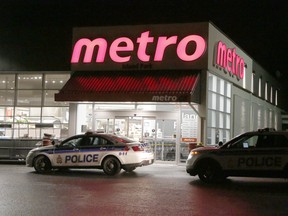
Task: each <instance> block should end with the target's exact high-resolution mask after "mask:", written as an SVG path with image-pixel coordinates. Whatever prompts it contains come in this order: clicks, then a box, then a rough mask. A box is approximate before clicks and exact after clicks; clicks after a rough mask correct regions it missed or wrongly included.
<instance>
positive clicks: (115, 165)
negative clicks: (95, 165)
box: [102, 157, 121, 176]
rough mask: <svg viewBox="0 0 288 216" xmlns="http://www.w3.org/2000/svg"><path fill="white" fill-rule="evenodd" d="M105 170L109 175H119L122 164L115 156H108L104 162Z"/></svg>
mask: <svg viewBox="0 0 288 216" xmlns="http://www.w3.org/2000/svg"><path fill="white" fill-rule="evenodd" d="M102 166H103V171H104V173H105V174H107V175H109V176H114V175H117V174H118V173H119V172H120V170H121V164H120V162H119V160H118V159H117V158H115V157H107V158H105V160H104V162H103V165H102Z"/></svg>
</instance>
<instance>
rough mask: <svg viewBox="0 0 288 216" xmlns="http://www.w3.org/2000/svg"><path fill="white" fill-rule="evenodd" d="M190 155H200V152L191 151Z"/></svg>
mask: <svg viewBox="0 0 288 216" xmlns="http://www.w3.org/2000/svg"><path fill="white" fill-rule="evenodd" d="M190 154H191V155H192V156H193V155H198V154H200V152H198V151H191V152H190Z"/></svg>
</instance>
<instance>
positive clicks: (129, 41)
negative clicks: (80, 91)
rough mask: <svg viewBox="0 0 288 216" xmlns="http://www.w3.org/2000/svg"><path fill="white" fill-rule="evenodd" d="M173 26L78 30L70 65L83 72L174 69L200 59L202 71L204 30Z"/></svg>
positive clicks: (189, 64)
mask: <svg viewBox="0 0 288 216" xmlns="http://www.w3.org/2000/svg"><path fill="white" fill-rule="evenodd" d="M175 27H178V25H174V26H172V27H171V26H170V27H168V26H166V25H160V26H159V25H158V26H153V25H152V26H148V27H147V26H136V27H134V26H130V27H129V28H128V27H127V26H124V27H106V28H105V27H102V28H101V27H99V28H97V27H95V28H91V29H89V28H86V29H85V30H86V32H84V30H82V29H81V28H80V30H79V31H80V33H78V34H77V31H76V33H75V34H76V36H75V35H74V34H73V48H72V56H71V66H72V67H75V68H76V69H82V68H84V70H85V69H87V70H89V69H91V68H94V69H95V70H97V69H101V68H102V69H103V68H104V69H107V68H108V69H119V68H120V69H163V68H166V69H177V68H183V67H184V68H185V67H186V68H189V66H191V65H192V68H193V66H195V65H196V63H194V62H196V61H198V62H199V60H200V64H202V65H201V66H199V67H201V68H202V67H203V65H204V63H203V62H204V61H205V60H202V57H203V56H204V54H206V49H207V42H206V41H207V35H208V33H206V32H207V30H201V28H200V31H199V27H198V28H197V31H195V30H194V26H192V25H179V28H175ZM142 28H143V29H142ZM141 29H142V30H141ZM171 29H172V31H171ZM76 30H77V29H76ZM203 32H204V33H203ZM197 64H198V63H197ZM197 66H198V65H197ZM190 68H191V67H190Z"/></svg>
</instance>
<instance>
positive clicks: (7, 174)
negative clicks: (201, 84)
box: [0, 163, 288, 216]
mask: <svg viewBox="0 0 288 216" xmlns="http://www.w3.org/2000/svg"><path fill="white" fill-rule="evenodd" d="M0 176H1V178H0V190H1V194H0V212H1V215H4V216H6V215H37V216H38V215H287V212H288V182H287V180H284V179H259V178H229V179H228V180H227V181H226V182H224V183H222V184H216V185H207V184H204V183H202V182H201V181H200V180H199V179H198V177H191V176H189V175H188V174H187V173H186V172H185V166H177V165H171V164H157V163H156V164H153V165H151V166H147V167H140V168H137V169H136V170H135V172H132V173H125V172H121V173H120V174H119V175H118V176H116V177H110V176H106V175H105V174H104V173H103V171H102V170H79V169H77V170H69V171H65V172H58V171H56V172H52V173H51V174H47V175H41V174H37V173H36V172H35V171H34V169H33V168H28V167H25V166H24V165H23V164H22V165H21V164H0Z"/></svg>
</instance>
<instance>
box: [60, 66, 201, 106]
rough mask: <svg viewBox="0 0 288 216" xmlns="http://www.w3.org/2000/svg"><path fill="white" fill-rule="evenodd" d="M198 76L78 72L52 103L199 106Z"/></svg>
mask: <svg viewBox="0 0 288 216" xmlns="http://www.w3.org/2000/svg"><path fill="white" fill-rule="evenodd" d="M199 76H200V72H199V71H102V72H86V71H85V72H80V71H78V72H75V73H74V74H73V75H72V76H71V78H70V79H69V80H68V82H67V83H66V84H65V85H64V87H63V88H62V89H61V90H60V92H59V93H57V94H55V101H99V102H100V101H104V102H128V101H129V102H196V103H199V98H200V97H199V87H198V85H197V84H198V80H199Z"/></svg>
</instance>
